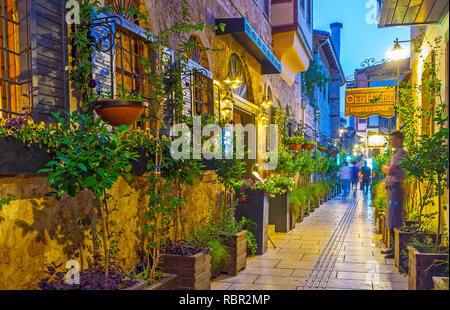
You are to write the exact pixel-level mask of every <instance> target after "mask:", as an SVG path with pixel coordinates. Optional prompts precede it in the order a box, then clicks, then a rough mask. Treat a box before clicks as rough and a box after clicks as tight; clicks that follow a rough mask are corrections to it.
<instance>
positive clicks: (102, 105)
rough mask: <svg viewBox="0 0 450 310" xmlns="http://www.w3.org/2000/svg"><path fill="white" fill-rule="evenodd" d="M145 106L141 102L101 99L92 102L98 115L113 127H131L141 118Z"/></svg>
mask: <svg viewBox="0 0 450 310" xmlns="http://www.w3.org/2000/svg"><path fill="white" fill-rule="evenodd" d="M145 106H146V104H145V103H144V102H143V101H141V100H132V99H102V100H97V101H94V109H95V112H97V114H98V115H100V117H101V118H102V120H104V121H105V122H107V123H108V124H110V125H111V126H114V127H119V126H122V125H131V124H133V123H134V122H135V121H137V120H138V119H139V117H141V115H142V113H143V112H144V109H145Z"/></svg>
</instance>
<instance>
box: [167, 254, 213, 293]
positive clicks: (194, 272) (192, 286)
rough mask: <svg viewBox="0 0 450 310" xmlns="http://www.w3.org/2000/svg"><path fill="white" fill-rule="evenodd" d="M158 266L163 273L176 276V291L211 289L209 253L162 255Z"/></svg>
mask: <svg viewBox="0 0 450 310" xmlns="http://www.w3.org/2000/svg"><path fill="white" fill-rule="evenodd" d="M160 266H161V270H162V271H163V272H165V273H171V274H176V275H177V276H178V277H177V287H176V289H177V290H209V289H210V288H211V252H209V253H207V254H205V253H202V252H200V253H197V254H195V255H192V256H181V255H172V254H164V255H163V257H162V262H161V264H160Z"/></svg>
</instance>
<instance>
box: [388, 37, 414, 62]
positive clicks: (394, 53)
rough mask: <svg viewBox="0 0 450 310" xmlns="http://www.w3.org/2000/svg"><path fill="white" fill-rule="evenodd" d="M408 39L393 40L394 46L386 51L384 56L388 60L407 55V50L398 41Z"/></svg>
mask: <svg viewBox="0 0 450 310" xmlns="http://www.w3.org/2000/svg"><path fill="white" fill-rule="evenodd" d="M403 42H409V41H399V40H398V38H397V39H396V40H395V41H394V43H395V44H394V48H392V49H391V50H390V51H388V52H387V53H386V57H387V58H388V59H390V60H400V59H404V58H406V57H407V56H408V50H406V49H404V48H403V47H401V46H400V43H403Z"/></svg>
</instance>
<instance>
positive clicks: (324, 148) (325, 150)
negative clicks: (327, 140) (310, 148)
mask: <svg viewBox="0 0 450 310" xmlns="http://www.w3.org/2000/svg"><path fill="white" fill-rule="evenodd" d="M317 149H318V150H319V151H321V152H327V148H326V146H318V147H317ZM327 153H328V152H327Z"/></svg>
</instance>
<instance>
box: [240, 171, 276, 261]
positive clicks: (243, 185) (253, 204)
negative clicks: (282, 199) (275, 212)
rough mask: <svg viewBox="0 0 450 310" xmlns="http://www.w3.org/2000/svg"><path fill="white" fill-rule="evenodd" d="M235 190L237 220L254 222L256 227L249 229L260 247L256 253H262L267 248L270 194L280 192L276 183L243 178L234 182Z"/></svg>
mask: <svg viewBox="0 0 450 310" xmlns="http://www.w3.org/2000/svg"><path fill="white" fill-rule="evenodd" d="M233 192H234V193H235V194H236V196H237V197H238V204H237V206H236V210H235V216H236V220H237V221H241V220H243V219H244V218H246V219H248V220H250V221H252V222H254V223H255V224H256V227H254V228H252V229H249V231H250V232H252V233H253V235H254V236H255V238H256V243H257V245H258V249H257V251H256V254H258V255H261V254H263V253H265V252H266V250H267V241H268V238H267V237H268V224H269V201H268V198H269V196H274V195H276V194H277V193H279V188H276V187H275V183H274V182H273V181H272V180H270V179H268V180H267V181H260V180H258V181H253V180H251V179H245V180H241V181H239V182H234V183H233Z"/></svg>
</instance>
